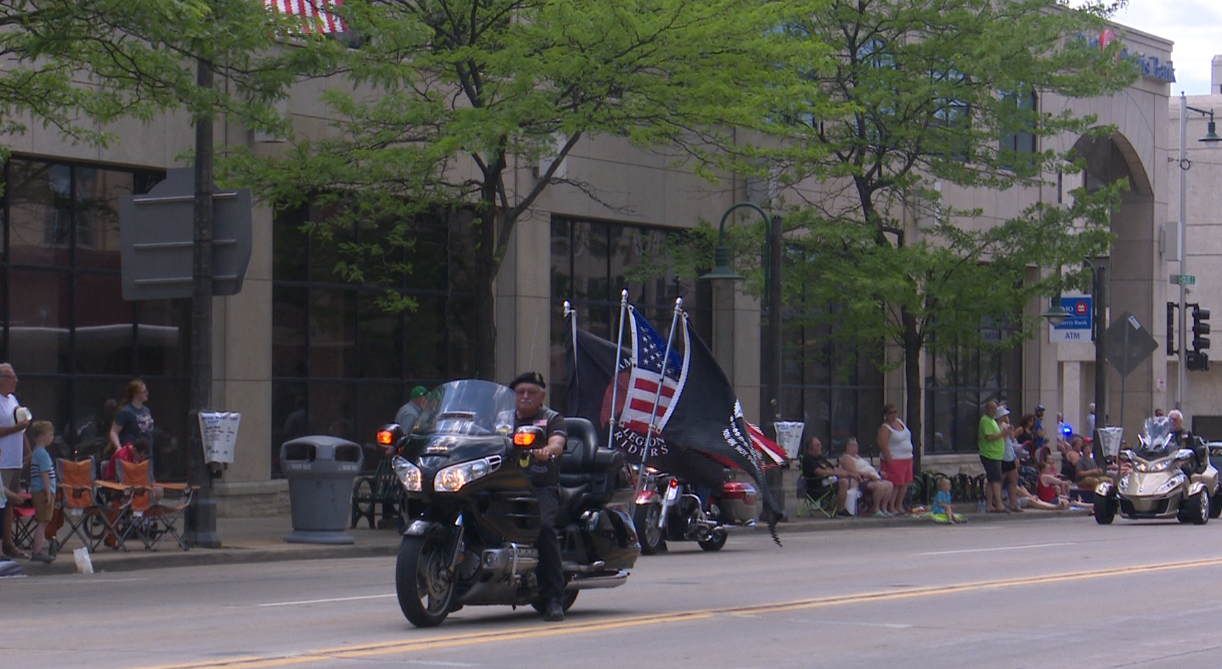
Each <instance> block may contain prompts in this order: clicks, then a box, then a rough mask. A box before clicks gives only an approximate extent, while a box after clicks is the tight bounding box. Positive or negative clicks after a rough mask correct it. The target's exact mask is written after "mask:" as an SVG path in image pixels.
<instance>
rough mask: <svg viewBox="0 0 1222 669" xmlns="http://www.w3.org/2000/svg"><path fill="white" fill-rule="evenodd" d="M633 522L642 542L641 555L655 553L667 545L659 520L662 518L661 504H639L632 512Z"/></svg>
mask: <svg viewBox="0 0 1222 669" xmlns="http://www.w3.org/2000/svg"><path fill="white" fill-rule="evenodd" d="M632 515H633V518H632V524H633V525H636V536H637V540H638V541H640V542H641V555H655V554H657V553H660V552H662V550H663V549H664V548H665V547H666V537H664V536H662V528H661V527H658V522H659V521H660V520H661V519H662V507H661V505H659V504H646V505H644V506H638V507H637V508H636V513H634V514H632Z"/></svg>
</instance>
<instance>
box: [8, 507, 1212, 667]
mask: <svg viewBox="0 0 1222 669" xmlns="http://www.w3.org/2000/svg"><path fill="white" fill-rule="evenodd" d="M829 522H833V523H834V522H836V521H829ZM782 538H783V540H784V542H785V546H784V548H776V547H775V546H773V545H772V543H771V542H770V540H769V539H768V537H767V535H766V533H764V532H754V533H752V532H745V533H740V534H737V535H734V536H733V537H732V538H731V540H730V542H729V544H728V545H727V546H726V548H725V550H723V551H722V552H720V553H703V552H701V551H700V550H699V549H698V548H697V547H696V546H695V545H694V544H673V548H672V550H671V551H670V552H669V553H668V554H664V555H659V556H654V557H643V558H641V560H640V562H638V565H637V569H636V570H635V572H634V573H633V575H632V578H630V579H629V582H628V584H627V585H626V586H624V587H622V588H619V589H616V590H603V591H588V592H583V593H582V594H581V596H580V597H579V598H578V600H577V603H576V605H575V606H574V608H573V610H572V611H571V612H570V615H569V617H568V619H567V620H566V621H565V622H564V623H562V624H559V625H552V624H546V623H543V622H542V621H541V620H540V619H539V618H538V617H537V616H536V615H535V614H534V612H533V611H532V610H530V609H525V610H523V609H519V610H518V611H516V612H515V611H512V610H511V609H509V608H507V607H496V608H489V607H469V608H466V609H463V610H462V611H459V612H457V613H455V614H453V615H452V616H451V618H450V619H449V620H448V621H447V622H446V623H445V624H444V625H442V626H441V627H439V628H436V629H432V630H418V629H414V628H412V627H411V626H409V625H408V624H407V622H406V621H405V620H404V618H403V616H402V615H401V613H400V612H399V610H398V605H397V603H396V601H395V597H394V593H393V571H394V558H392V557H387V556H382V557H369V558H349V559H322V560H305V561H301V560H298V561H284V562H260V563H250V564H217V565H200V566H190V567H175V568H167V569H149V570H145V571H128V572H115V573H100V574H95V575H92V576H80V575H47V576H32V577H30V578H24V579H10V580H5V581H0V597H3V599H4V607H3V610H4V614H3V621H4V622H3V623H2V628H3V638H4V644H3V646H4V648H5V650H4V663H5V666H15V667H66V666H86V665H88V666H90V667H96V668H97V669H105V668H110V667H169V666H174V667H201V668H202V667H236V668H247V667H279V666H306V667H345V668H350V667H351V668H364V667H382V666H386V665H391V664H394V665H402V664H411V665H422V666H430V665H435V666H458V667H515V668H516V667H522V668H527V667H529V668H532V669H534V668H537V667H540V666H557V665H558V664H560V663H562V662H567V663H572V664H573V665H574V666H582V667H617V666H637V665H640V664H641V663H642V662H648V663H649V664H648V666H656V664H657V663H658V662H661V661H663V660H670V661H672V662H673V665H672V666H676V667H696V666H701V667H735V668H742V667H824V666H826V667H845V666H854V667H884V666H901V667H968V666H971V667H1039V668H1041V669H1043V668H1044V667H1047V666H1049V665H1067V664H1068V665H1072V666H1074V667H1075V669H1078V668H1087V667H1122V666H1123V667H1166V668H1171V667H1183V666H1202V667H1204V666H1217V664H1218V658H1219V656H1220V655H1222V648H1220V647H1219V646H1220V644H1222V642H1220V641H1219V640H1218V636H1217V635H1215V634H1213V633H1211V632H1210V631H1209V630H1210V629H1212V627H1213V626H1214V625H1213V623H1214V622H1215V621H1217V620H1219V619H1222V603H1220V602H1222V599H1220V597H1222V595H1220V589H1219V588H1218V585H1217V584H1218V582H1219V579H1222V557H1219V556H1218V550H1217V547H1218V546H1219V545H1220V544H1222V523H1210V524H1209V525H1207V526H1205V527H1193V526H1180V525H1178V524H1177V523H1159V524H1153V523H1142V524H1138V523H1133V522H1130V521H1123V520H1121V521H1117V523H1116V524H1115V525H1113V526H1111V527H1098V526H1096V525H1095V523H1094V522H1093V521H1092V520H1090V519H1089V518H1087V517H1083V516H1073V517H1059V518H1057V517H1047V518H1041V519H1038V520H1036V519H1032V518H1024V519H1023V520H1022V522H1005V521H1004V520H1003V521H1000V522H992V523H984V522H980V523H969V524H967V525H964V526H960V527H945V526H935V525H932V524H925V523H919V522H913V523H904V524H901V525H898V526H896V525H892V526H875V527H865V526H859V527H858V529H852V530H848V531H810V532H791V533H786V534H783V535H782ZM541 648H547V649H549V652H552V653H554V657H555V658H557V661H549V662H541V659H540V655H539V653H540V649H541Z"/></svg>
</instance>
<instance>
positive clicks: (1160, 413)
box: [1154, 407, 1166, 418]
mask: <svg viewBox="0 0 1222 669" xmlns="http://www.w3.org/2000/svg"><path fill="white" fill-rule="evenodd" d="M1165 415H1166V414H1164V413H1163V410H1162V408H1161V407H1159V408H1156V409H1154V417H1155V418H1162V417H1163V416H1165Z"/></svg>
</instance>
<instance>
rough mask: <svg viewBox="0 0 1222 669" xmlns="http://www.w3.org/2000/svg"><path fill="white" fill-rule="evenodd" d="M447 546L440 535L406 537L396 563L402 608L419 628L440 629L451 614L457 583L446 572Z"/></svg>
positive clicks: (400, 547)
mask: <svg viewBox="0 0 1222 669" xmlns="http://www.w3.org/2000/svg"><path fill="white" fill-rule="evenodd" d="M445 552H446V551H445V546H444V545H443V543H442V541H441V539H440V538H439V537H436V536H425V537H403V541H402V542H401V543H400V544H399V558H398V560H397V561H396V562H395V593H396V594H397V595H398V596H399V608H400V609H402V610H403V615H404V616H405V617H406V618H407V620H408V621H409V622H410V623H411V624H413V625H415V626H416V627H436V626H437V625H440V624H441V623H442V621H444V620H445V619H446V615H448V614H449V613H450V602H451V601H452V600H453V599H454V582H453V580H451V578H450V576H449V574H447V573H446V560H445Z"/></svg>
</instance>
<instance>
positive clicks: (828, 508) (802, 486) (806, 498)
mask: <svg viewBox="0 0 1222 669" xmlns="http://www.w3.org/2000/svg"><path fill="white" fill-rule="evenodd" d="M839 480H840V478H839V477H837V476H827V477H823V478H818V479H815V480H814V481H813V482H814V483H817V484H818V485H817V486H812V485H811V483H812V481H808V480H807V479H806V477H804V476H799V477H798V517H799V518H800V517H802V516H803V515H805V514H807V513H809V514H810V515H812V516H813V515H815V514H816V513H822V514H823V515H825V516H827V517H828V518H832V517H834V516H835V515H836V512H837V511H838V509H837V508H836V507H837V505H838V504H839V498H840V496H839V494H838V493H837V490H836V482H837V481H839Z"/></svg>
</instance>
